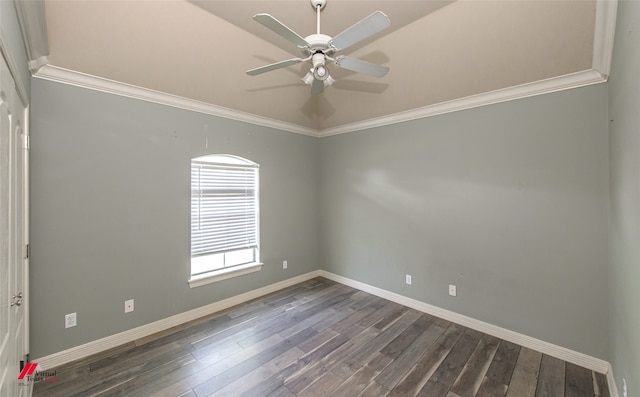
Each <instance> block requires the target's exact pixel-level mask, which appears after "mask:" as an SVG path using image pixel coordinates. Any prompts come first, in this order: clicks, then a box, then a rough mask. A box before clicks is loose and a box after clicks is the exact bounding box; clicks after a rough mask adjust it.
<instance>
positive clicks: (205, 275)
mask: <svg viewBox="0 0 640 397" xmlns="http://www.w3.org/2000/svg"><path fill="white" fill-rule="evenodd" d="M203 163H208V164H210V165H211V168H210V169H209V170H210V171H212V173H213V174H215V173H216V170H217V171H224V170H227V171H230V170H231V169H234V168H235V169H240V170H248V169H254V170H255V179H254V183H253V186H252V187H253V189H252V190H253V195H251V196H250V197H252V198H253V201H254V208H253V211H252V213H254V214H255V219H253V221H254V222H255V229H254V230H253V233H250V234H248V236H249V237H250V238H249V240H250V241H252V240H251V238H252V237H255V244H254V245H247V246H244V247H242V246H238V247H232V246H230V247H224V245H225V244H230V243H229V242H228V241H227V242H225V243H220V244H218V245H219V246H220V247H222V249H217V250H215V251H212V252H209V253H207V252H205V251H203V248H202V247H200V249H195V250H194V233H193V230H194V228H193V227H194V226H193V222H194V207H193V205H194V201H193V200H194V192H200V193H199V197H200V200H201V199H202V197H203V196H202V194H203V193H202V192H203V190H204V189H194V186H193V184H194V167H200V169H201V167H202V164H203ZM190 170H191V176H190V182H191V183H190V189H191V194H190V202H191V208H190V211H189V212H190V215H191V217H190V238H189V244H190V255H189V257H190V260H189V274H190V278H189V280H188V283H189V286H190V287H191V288H193V287H198V286H201V285H205V284H209V283H213V282H217V281H222V280H226V279H229V278H232V277H237V276H241V275H244V274H249V273H253V272H256V271H259V270H261V269H262V265H263V264H262V263H261V262H260V166H259V165H258V164H257V163H255V162H253V161H251V160H248V159H245V158H242V157H238V156H234V155H229V154H209V155H204V156H199V157H194V158H192V159H191V161H190ZM201 175H202V174H200V173H199V174H198V179H197V180H196V181H195V182H196V183H199V182H200V176H201ZM209 176H211V174H210V175H209ZM217 181H218V180H216V182H217ZM213 184H214V185H217V184H216V183H215V182H213ZM199 186H200V185H199ZM219 186H220V185H219ZM222 186H224V187H222V188H220V189H215V188H212V187H211V186H209V189H208V190H209V193H211V192H212V191H216V190H219V191H223V190H238V185H235V186H234V185H233V184H230V185H222ZM236 193H237V192H236ZM210 197H212V200H216V197H215V193H214V196H210ZM234 197H236V198H237V197H242V196H234ZM247 197H249V196H247ZM200 203H201V202H200V201H198V208H200V206H199V204H200ZM225 203H226V202H225ZM232 205H233V204H232ZM235 205H236V206H237V205H238V204H235ZM250 212H251V211H250ZM199 215H200V212H199V211H198V212H196V213H195V217H199ZM198 219H200V218H198ZM200 237H201V238H200V242H201V243H202V235H200ZM211 242H212V241H209V243H211ZM214 245H215V243H214ZM220 247H219V248H220ZM209 249H212V248H211V247H210V248H209ZM242 250H244V251H248V250H252V251H253V253H252V256H253V259H252V260H250V261H247V262H242V263H237V264H232V265H227V264H226V263H225V261H226V260H227V257H228V256H229V254H232V253H234V252H235V253H237V252H239V251H242ZM194 252H196V253H197V254H196V255H195V256H194ZM247 253H249V252H247ZM206 258H209V260H211V261H214V260H218V261H219V260H220V258H222V267H220V266H219V265H217V266H215V268H214V266H213V265H212V264H210V265H209V266H211V268H209V269H206V265H204V266H203V262H206V260H207V259H206ZM196 262H197V263H196ZM194 266H203V268H201V269H200V270H201V271H200V270H198V271H196V272H195V273H194ZM203 269H204V270H203Z"/></svg>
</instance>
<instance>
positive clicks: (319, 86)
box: [311, 79, 324, 95]
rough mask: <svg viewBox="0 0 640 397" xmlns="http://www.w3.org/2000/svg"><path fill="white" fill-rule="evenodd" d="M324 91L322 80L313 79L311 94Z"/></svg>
mask: <svg viewBox="0 0 640 397" xmlns="http://www.w3.org/2000/svg"><path fill="white" fill-rule="evenodd" d="M322 91H324V81H321V80H318V79H313V84H311V95H315V94H319V93H321V92H322Z"/></svg>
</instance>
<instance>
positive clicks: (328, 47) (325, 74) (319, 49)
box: [247, 0, 391, 94]
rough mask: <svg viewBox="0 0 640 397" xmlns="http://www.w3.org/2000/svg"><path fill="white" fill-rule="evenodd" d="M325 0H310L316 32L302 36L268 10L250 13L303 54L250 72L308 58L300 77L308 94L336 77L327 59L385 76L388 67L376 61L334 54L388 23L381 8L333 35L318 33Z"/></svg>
mask: <svg viewBox="0 0 640 397" xmlns="http://www.w3.org/2000/svg"><path fill="white" fill-rule="evenodd" d="M326 4H327V0H311V5H312V6H313V8H314V9H315V10H316V12H317V33H315V34H312V35H309V36H307V37H305V38H302V36H300V35H299V34H297V33H296V32H294V31H293V30H291V29H290V28H288V27H287V26H285V25H284V24H283V23H282V22H280V21H278V20H277V19H275V18H274V17H272V16H271V15H269V14H257V15H255V16H254V17H253V19H254V20H255V21H256V22H259V23H260V24H262V25H264V26H265V27H267V28H269V29H271V30H272V31H274V32H275V33H277V34H279V35H280V36H282V37H284V38H285V39H287V40H288V41H290V42H291V43H293V44H295V45H296V46H298V48H300V49H301V50H302V54H303V56H304V58H293V59H288V60H286V61H281V62H276V63H272V64H270V65H266V66H262V67H259V68H255V69H251V70H247V74H248V75H250V76H256V75H259V74H262V73H266V72H270V71H272V70H277V69H281V68H285V67H288V66H292V65H296V64H298V63H301V62H311V69H309V72H307V74H306V75H305V76H304V77H303V78H302V81H303V82H304V83H305V84H307V85H309V86H311V94H318V93H320V92H322V91H323V90H324V88H325V87H328V86H330V85H331V84H333V83H334V82H335V80H334V79H333V78H332V77H331V76H330V75H329V70H328V69H327V66H326V63H327V61H329V62H333V63H334V64H335V65H336V66H338V67H340V68H342V69H347V70H351V71H354V72H359V73H365V74H368V75H370V76H375V77H384V76H385V75H386V74H387V72H388V71H389V68H388V67H386V66H381V65H377V64H375V63H371V62H367V61H363V60H361V59H356V58H351V57H347V56H344V55H338V56H335V57H334V54H335V53H336V52H338V51H341V50H344V49H346V48H348V47H350V46H352V45H353V44H355V43H358V42H360V41H362V40H364V39H366V38H367V37H369V36H371V35H373V34H375V33H378V32H380V31H382V30H384V29H386V28H388V27H389V25H390V24H391V21H390V20H389V17H387V16H386V15H385V14H384V13H383V12H381V11H376V12H374V13H373V14H371V15H369V16H368V17H366V18H364V19H363V20H361V21H360V22H357V23H355V24H354V25H352V26H351V27H349V28H347V29H346V30H345V31H343V32H342V33H340V34H338V35H337V36H335V37H331V36H327V35H326V34H321V33H320V11H321V10H322V9H323V8H324V7H325V6H326Z"/></svg>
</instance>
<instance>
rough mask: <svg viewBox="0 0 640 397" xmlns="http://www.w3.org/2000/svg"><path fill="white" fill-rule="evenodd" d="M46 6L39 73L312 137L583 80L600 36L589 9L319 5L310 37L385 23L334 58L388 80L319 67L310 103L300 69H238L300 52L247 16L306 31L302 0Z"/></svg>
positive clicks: (491, 4)
mask: <svg viewBox="0 0 640 397" xmlns="http://www.w3.org/2000/svg"><path fill="white" fill-rule="evenodd" d="M45 7H46V23H47V34H48V40H49V50H50V53H49V55H48V57H47V64H48V65H49V66H52V67H56V68H62V69H68V70H70V71H74V72H79V73H81V74H86V75H91V76H96V77H99V78H102V79H108V80H113V81H115V82H119V83H125V84H127V85H131V86H135V87H141V88H144V89H148V90H153V91H157V92H161V93H167V94H171V95H175V96H177V97H182V98H185V99H188V100H194V101H198V102H199V103H203V104H210V105H214V106H217V107H222V108H227V109H230V110H232V111H239V112H243V113H247V114H251V115H255V116H258V117H263V118H268V119H273V120H277V121H279V122H284V123H289V124H292V125H296V126H300V127H301V128H305V129H309V130H315V131H327V130H331V129H336V128H340V126H344V125H351V124H354V123H362V122H365V121H367V120H371V119H377V118H381V117H385V116H388V115H393V114H398V113H401V112H407V111H411V110H415V109H421V108H425V107H429V106H434V105H437V104H442V103H448V102H450V101H455V100H458V99H460V98H468V97H473V96H477V95H479V94H483V93H487V92H493V91H496V90H503V89H505V88H508V87H514V86H520V85H523V84H529V83H533V82H538V81H546V80H548V79H554V78H557V77H558V76H567V75H572V74H575V73H579V72H584V71H590V70H592V69H593V65H594V63H595V61H594V55H595V54H594V47H597V45H594V44H597V40H598V38H597V37H595V36H596V35H597V33H598V32H597V29H596V20H597V18H596V10H597V8H598V7H597V4H596V2H595V1H582V0H578V1H538V0H511V1H473V0H460V1H415V0H411V1H400V0H391V1H362V0H357V1H345V0H329V1H328V4H327V6H326V8H325V9H324V10H323V11H322V29H321V30H322V33H325V34H329V35H331V36H334V35H336V34H337V33H339V32H341V31H342V30H344V29H345V28H347V27H349V26H351V25H352V24H353V23H355V22H357V21H359V20H360V19H362V18H364V17H365V16H367V15H369V14H370V13H371V12H373V11H375V10H381V11H383V12H385V13H386V14H387V15H388V16H389V17H390V19H391V27H390V29H387V30H386V31H383V32H381V33H379V34H377V35H376V36H374V37H372V38H371V39H370V40H366V41H365V42H363V43H360V44H358V45H357V46H354V47H353V48H349V51H347V52H346V54H347V55H349V56H352V57H357V58H361V59H365V60H368V61H371V62H375V63H380V64H384V65H387V66H389V67H390V72H389V74H388V75H387V76H386V77H384V78H382V79H377V78H374V77H369V76H365V75H361V74H356V73H352V72H349V71H345V70H340V69H338V68H336V67H333V66H332V65H330V66H329V67H330V69H331V74H332V76H334V77H335V78H336V80H337V82H336V83H335V84H334V85H333V86H331V87H328V88H327V89H326V90H325V91H324V92H323V93H322V94H319V95H313V96H312V95H311V94H310V91H309V87H308V86H306V85H304V84H303V83H302V82H301V81H300V78H301V77H302V76H303V75H304V74H305V72H306V69H308V66H306V64H301V65H297V66H294V67H290V68H286V69H280V70H277V71H273V72H269V73H266V74H263V75H260V76H255V77H250V76H247V75H246V74H245V71H246V70H248V69H251V68H255V67H258V66H262V65H265V64H268V63H272V62H277V61H280V60H285V59H289V58H292V57H293V56H299V55H300V54H299V53H298V50H297V48H296V47H295V46H293V45H292V44H290V43H288V42H287V41H285V40H283V39H282V38H280V37H279V36H277V35H276V34H275V33H273V32H271V31H269V30H268V29H266V28H264V27H263V26H261V25H260V24H258V23H256V22H254V21H253V20H252V16H253V15H254V14H257V13H269V14H271V15H273V16H274V17H276V18H277V19H279V20H280V21H282V22H283V23H284V24H286V25H287V26H289V27H291V28H292V29H293V30H294V31H296V32H298V33H299V34H300V35H302V36H306V35H308V34H311V33H314V32H315V28H316V26H315V23H316V19H315V18H316V17H315V11H314V9H313V8H312V7H311V5H310V3H309V1H308V0H287V1H277V0H276V1H264V0H263V1H244V0H240V1H238V0H235V1H200V0H197V1H196V0H194V1H191V2H189V1H182V0H172V1H154V0H144V1H76V0H73V1H66V0H47V1H46V2H45ZM594 37H595V40H596V41H594ZM37 75H38V74H37V73H36V76H37ZM605 78H606V76H605Z"/></svg>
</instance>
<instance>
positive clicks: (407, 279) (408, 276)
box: [404, 274, 412, 285]
mask: <svg viewBox="0 0 640 397" xmlns="http://www.w3.org/2000/svg"><path fill="white" fill-rule="evenodd" d="M404 281H405V283H407V284H408V285H411V281H412V280H411V275H410V274H407V275H406V278H405V280H404Z"/></svg>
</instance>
